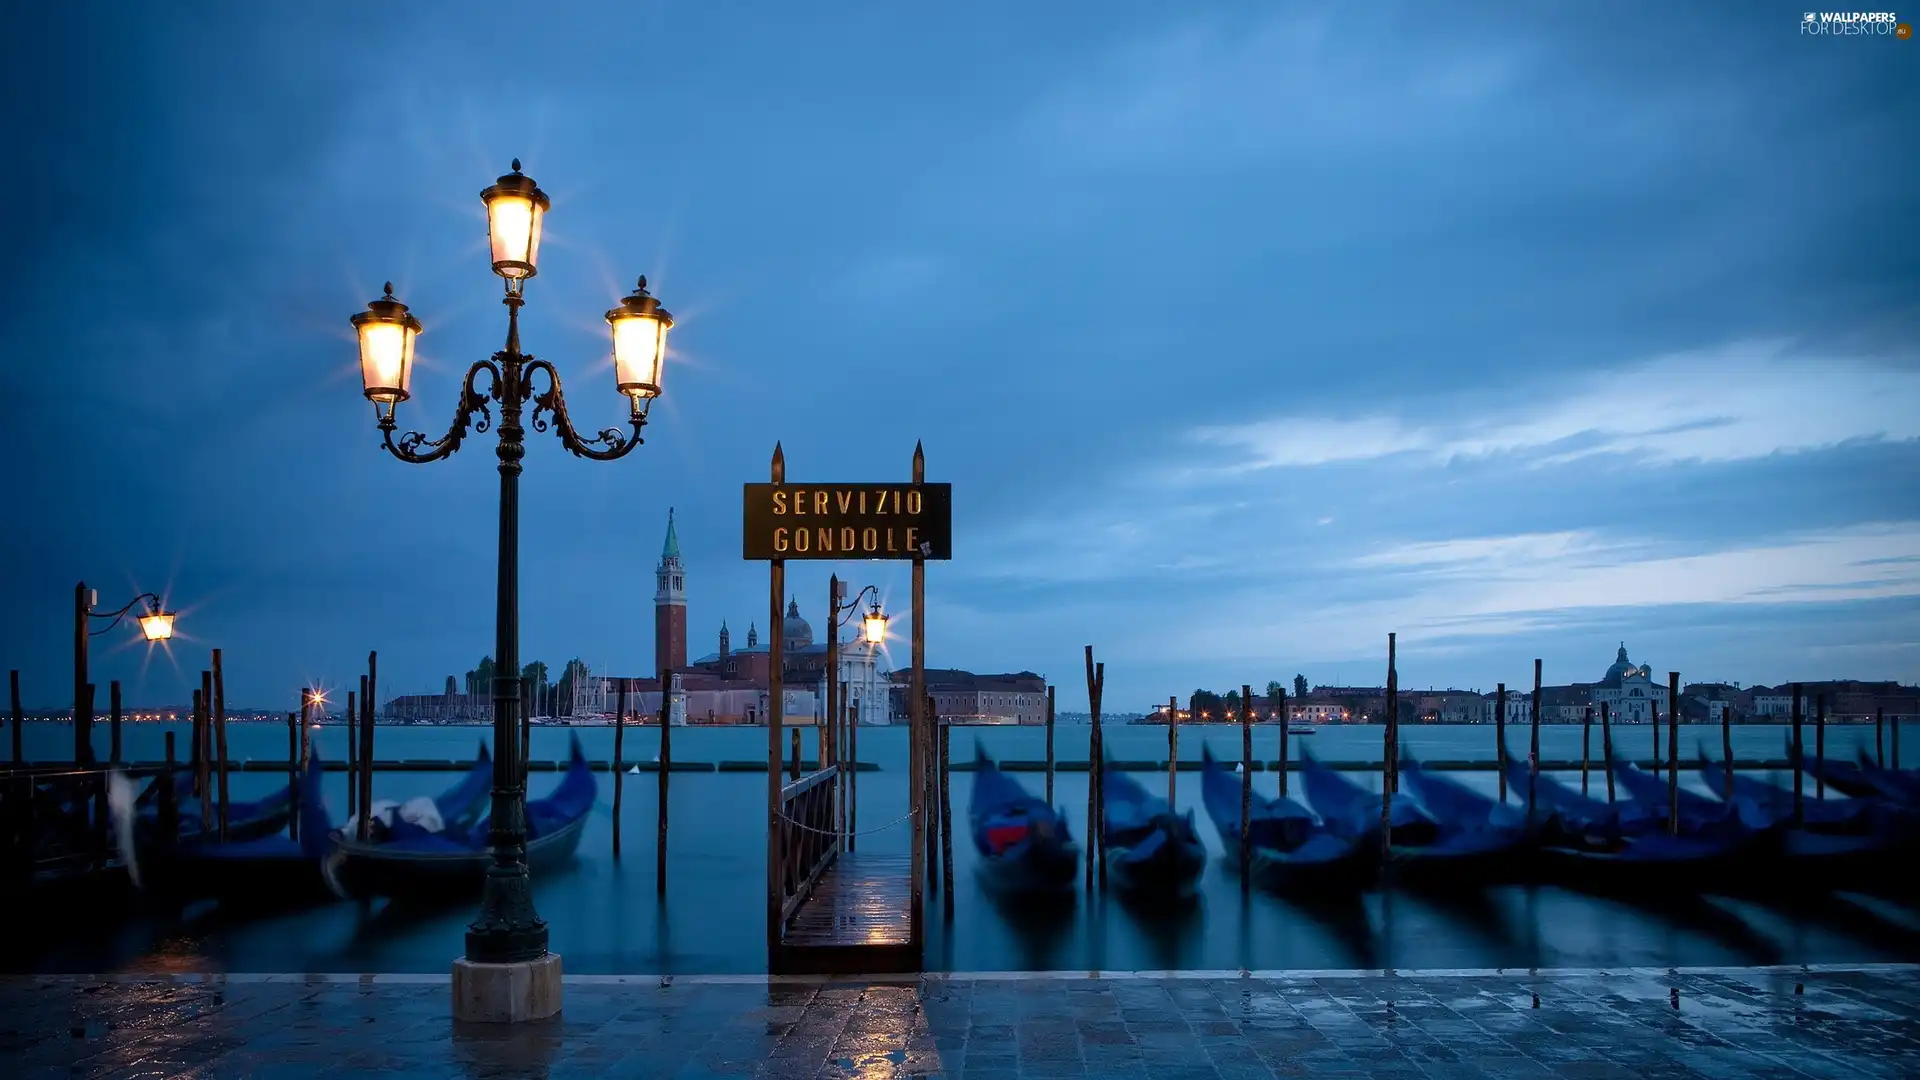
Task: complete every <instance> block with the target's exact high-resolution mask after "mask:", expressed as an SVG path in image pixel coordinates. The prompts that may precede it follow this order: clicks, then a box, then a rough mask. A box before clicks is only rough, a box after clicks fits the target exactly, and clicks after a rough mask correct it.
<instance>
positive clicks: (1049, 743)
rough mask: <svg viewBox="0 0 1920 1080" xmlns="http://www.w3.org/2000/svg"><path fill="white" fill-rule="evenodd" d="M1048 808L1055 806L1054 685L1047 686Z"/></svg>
mask: <svg viewBox="0 0 1920 1080" xmlns="http://www.w3.org/2000/svg"><path fill="white" fill-rule="evenodd" d="M1047 808H1048V809H1052V808H1053V687H1052V686H1048V687H1047Z"/></svg>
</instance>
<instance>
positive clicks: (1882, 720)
mask: <svg viewBox="0 0 1920 1080" xmlns="http://www.w3.org/2000/svg"><path fill="white" fill-rule="evenodd" d="M15 730H18V728H17V727H16V728H15ZM1886 731H1887V710H1886V709H1885V708H1883V707H1881V706H1875V707H1874V710H1873V763H1874V764H1875V765H1879V766H1881V767H1882V768H1884V767H1885V766H1886V764H1887V740H1886ZM1728 756H1732V755H1728ZM14 760H16V761H17V760H19V754H18V753H16V754H15V755H14Z"/></svg>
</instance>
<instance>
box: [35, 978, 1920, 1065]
mask: <svg viewBox="0 0 1920 1080" xmlns="http://www.w3.org/2000/svg"><path fill="white" fill-rule="evenodd" d="M447 993H448V991H447V980H446V979H444V978H438V977H427V976H373V975H369V976H358V977H355V976H324V975H322V976H304V975H290V976H202V975H191V976H172V977H165V976H163V977H158V978H156V977H151V976H139V977H133V976H127V977H112V976H103V977H93V978H88V977H12V978H0V1077H5V1078H6V1080H39V1078H42V1077H48V1078H51V1077H102V1078H105V1077H192V1078H196V1080H211V1078H227V1077H234V1078H238V1077H264V1078H270V1080H281V1078H284V1080H301V1078H306V1077H319V1076H342V1077H347V1076H380V1075H386V1076H393V1077H407V1078H410V1080H411V1078H436V1077H472V1078H482V1077H501V1078H506V1077H514V1078H518V1077H555V1078H562V1080H572V1078H575V1077H579V1078H591V1077H636V1078H643V1080H645V1078H654V1077H659V1078H668V1077H675V1078H694V1077H748V1076H752V1077H769V1078H779V1080H786V1078H792V1080H810V1078H815V1077H834V1078H854V1077H858V1078H863V1080H886V1078H892V1077H903V1076H926V1077H935V1076H941V1077H949V1078H964V1080H1024V1078H1034V1080H1053V1078H1057V1080H1070V1078H1094V1080H1148V1078H1151V1080H1255V1078H1259V1080H1268V1078H1273V1077H1312V1078H1314V1080H1358V1078H1361V1077H1399V1078H1406V1080H1425V1078H1430V1080H1469V1078H1480V1077H1492V1078H1512V1080H1526V1078H1540V1080H1555V1078H1564V1080H1605V1078H1610V1077H1619V1078H1631V1080H1663V1078H1668V1077H1696V1076H1697V1077H1712V1078H1716V1080H1736V1078H1737V1080H1769V1078H1780V1080H1786V1078H1794V1080H1798V1078H1801V1077H1816V1078H1828V1077H1832V1078H1837V1077H1879V1078H1887V1080H1893V1078H1898V1077H1913V1076H1920V968H1917V967H1909V966H1876V967H1850V968H1838V967H1830V968H1820V967H1816V968H1738V969H1682V970H1678V971H1647V970H1628V971H1620V972H1613V973H1604V972H1591V971H1587V972H1571V971H1556V972H1539V973H1527V972H1415V973H1407V972H1402V973H1397V974H1396V973H1381V972H1317V973H1316V972H1298V973H1273V974H1267V973H1255V974H1252V975H1245V974H1241V973H1237V972H1234V973H1199V974H1171V975H1160V974H1146V975H1100V976H1089V975H1073V974H1058V973H1056V974H1048V975H1039V976H1034V975H1011V976H1000V975H951V976H928V977H923V978H921V979H918V980H914V979H905V980H891V981H890V980H800V979H784V980H767V979H763V978H753V977H724V978H723V977H713V978H682V979H677V980H672V981H663V980H661V979H658V978H652V977H640V976H633V977H626V978H570V979H568V980H567V1001H566V1011H565V1013H564V1014H563V1015H562V1016H560V1017H557V1018H555V1020H553V1021H551V1022H548V1023H546V1024H542V1025H525V1026H520V1027H511V1028H484V1027H483V1028H478V1029H472V1030H469V1029H466V1028H460V1029H456V1028H455V1025H454V1024H453V1022H452V1021H451V1020H450V1019H448V999H447Z"/></svg>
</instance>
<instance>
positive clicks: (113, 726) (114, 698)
mask: <svg viewBox="0 0 1920 1080" xmlns="http://www.w3.org/2000/svg"><path fill="white" fill-rule="evenodd" d="M120 720H121V713H120V680H119V679H115V680H113V681H112V682H109V683H108V684H107V760H108V761H110V762H112V763H113V764H115V765H118V764H120V762H121V752H120Z"/></svg>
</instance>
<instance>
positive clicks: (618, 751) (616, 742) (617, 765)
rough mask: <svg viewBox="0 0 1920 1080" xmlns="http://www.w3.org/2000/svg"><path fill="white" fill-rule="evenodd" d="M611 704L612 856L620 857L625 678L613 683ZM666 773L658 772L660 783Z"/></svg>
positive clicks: (625, 713)
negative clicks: (612, 703)
mask: <svg viewBox="0 0 1920 1080" xmlns="http://www.w3.org/2000/svg"><path fill="white" fill-rule="evenodd" d="M613 700H614V706H613V857H614V858H615V859H618V858H619V857H620V796H621V793H622V789H623V788H624V787H625V780H626V771H627V767H626V754H625V748H626V744H625V737H626V734H627V680H625V679H619V680H616V681H615V683H614V696H613ZM666 776H667V774H666V773H661V774H660V779H661V782H662V783H665V782H666Z"/></svg>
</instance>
